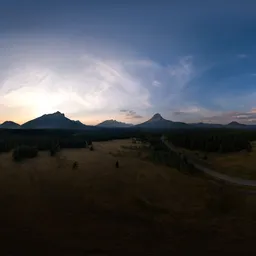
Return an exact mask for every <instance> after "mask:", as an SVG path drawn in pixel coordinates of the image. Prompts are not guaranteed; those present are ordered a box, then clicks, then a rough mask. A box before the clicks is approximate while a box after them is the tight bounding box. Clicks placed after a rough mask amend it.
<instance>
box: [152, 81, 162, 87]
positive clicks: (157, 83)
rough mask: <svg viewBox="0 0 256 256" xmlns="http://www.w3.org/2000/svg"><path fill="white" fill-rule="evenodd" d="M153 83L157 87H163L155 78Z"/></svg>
mask: <svg viewBox="0 0 256 256" xmlns="http://www.w3.org/2000/svg"><path fill="white" fill-rule="evenodd" d="M152 85H153V86H155V87H161V83H160V82H159V81H157V80H154V81H153V83H152Z"/></svg>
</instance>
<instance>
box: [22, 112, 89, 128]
mask: <svg viewBox="0 0 256 256" xmlns="http://www.w3.org/2000/svg"><path fill="white" fill-rule="evenodd" d="M21 127H22V128H25V129H85V128H86V125H84V124H82V123H81V122H80V121H73V120H70V119H68V118H67V117H65V115H64V114H62V113H60V112H59V111H57V112H55V113H53V114H48V115H43V116H41V117H38V118H36V119H33V120H31V121H28V122H27V123H25V124H23V125H22V126H21Z"/></svg>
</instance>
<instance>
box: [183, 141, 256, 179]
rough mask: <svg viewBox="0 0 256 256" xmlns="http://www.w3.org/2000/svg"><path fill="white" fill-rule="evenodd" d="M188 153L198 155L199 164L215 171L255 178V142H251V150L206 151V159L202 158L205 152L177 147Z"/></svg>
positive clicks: (244, 177)
mask: <svg viewBox="0 0 256 256" xmlns="http://www.w3.org/2000/svg"><path fill="white" fill-rule="evenodd" d="M179 149H180V150H181V151H183V152H185V153H186V154H188V155H191V156H194V157H199V158H200V159H201V162H200V163H201V164H202V165H205V166H207V167H209V168H213V169H214V170H215V171H217V172H220V173H223V174H226V175H228V176H232V177H237V178H241V179H250V180H256V143H255V142H253V143H252V152H250V153H248V152H247V151H246V150H244V151H241V152H235V153H225V154H220V153H207V160H203V159H202V158H203V157H204V156H205V155H206V153H205V152H200V151H191V150H188V149H183V148H179Z"/></svg>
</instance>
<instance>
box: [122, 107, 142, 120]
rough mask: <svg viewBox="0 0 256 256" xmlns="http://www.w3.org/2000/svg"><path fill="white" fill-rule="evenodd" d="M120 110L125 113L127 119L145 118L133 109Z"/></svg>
mask: <svg viewBox="0 0 256 256" xmlns="http://www.w3.org/2000/svg"><path fill="white" fill-rule="evenodd" d="M120 112H122V113H125V118H126V119H141V118H143V116H141V115H138V114H137V113H136V112H135V111H133V110H128V109H121V110H120Z"/></svg>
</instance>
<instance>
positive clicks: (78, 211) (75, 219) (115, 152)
mask: <svg viewBox="0 0 256 256" xmlns="http://www.w3.org/2000/svg"><path fill="white" fill-rule="evenodd" d="M93 145H94V151H90V150H89V149H87V148H80V149H63V150H61V151H60V152H58V153H57V155H56V156H54V157H51V156H50V154H49V152H48V151H40V152H39V155H38V156H37V157H36V158H33V159H27V160H24V161H22V162H14V161H13V160H12V155H11V152H9V153H3V154H1V155H0V205H1V211H0V221H1V223H0V227H1V228H0V229H1V237H0V239H1V249H0V250H1V255H20V254H21V252H22V253H24V252H25V253H26V254H29V253H33V254H34V255H132V254H136V255H138V254H140V255H166V254H168V253H175V254H182V253H189V252H195V253H208V254H216V253H218V254H220V255H222V254H227V253H232V254H233V255H238V254H242V253H247V254H249V253H255V252H256V248H255V247H254V241H255V238H256V234H255V228H256V208H255V206H256V205H255V201H256V199H255V196H254V195H247V194H245V193H244V192H240V191H238V190H237V189H236V188H234V187H229V186H225V187H223V186H221V185H219V184H217V183H216V182H213V181H208V180H206V179H205V178H202V177H197V176H190V175H186V174H184V173H181V172H179V171H178V170H176V169H173V168H170V167H167V166H165V165H164V164H160V163H157V164H156V163H154V162H152V161H150V158H149V157H148V155H149V154H150V149H149V148H147V147H146V146H145V145H144V144H133V143H132V142H131V140H130V139H127V140H113V141H105V142H93ZM117 160H118V161H119V165H120V166H119V168H116V167H115V163H116V161H117ZM74 162H77V163H78V168H77V169H73V168H72V166H73V163H74ZM150 253H151V254H150Z"/></svg>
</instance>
